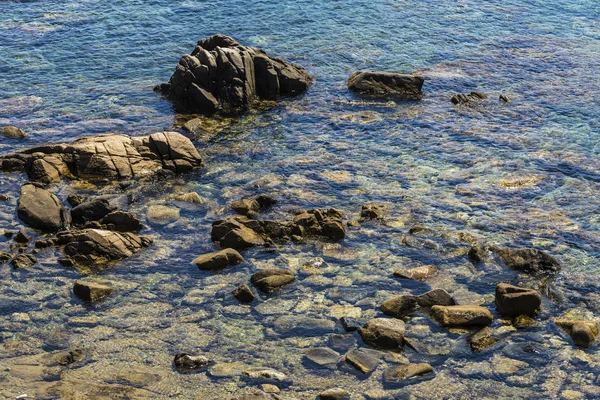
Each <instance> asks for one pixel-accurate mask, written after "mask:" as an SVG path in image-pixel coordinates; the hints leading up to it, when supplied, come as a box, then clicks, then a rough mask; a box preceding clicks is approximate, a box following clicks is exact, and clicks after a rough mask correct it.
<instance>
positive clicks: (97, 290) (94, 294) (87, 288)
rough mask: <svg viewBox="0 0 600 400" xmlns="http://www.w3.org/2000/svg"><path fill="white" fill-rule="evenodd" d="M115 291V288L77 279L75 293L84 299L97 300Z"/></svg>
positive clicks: (74, 286) (74, 287)
mask: <svg viewBox="0 0 600 400" xmlns="http://www.w3.org/2000/svg"><path fill="white" fill-rule="evenodd" d="M112 292H113V288H112V287H110V286H108V285H102V284H100V283H95V282H85V281H75V284H74V285H73V293H75V296H77V297H79V298H80V299H81V300H83V301H88V302H92V303H93V302H96V301H99V300H102V299H103V298H105V297H106V296H108V295H110V294H111V293H112Z"/></svg>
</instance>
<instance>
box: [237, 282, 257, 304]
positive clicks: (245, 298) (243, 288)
mask: <svg viewBox="0 0 600 400" xmlns="http://www.w3.org/2000/svg"><path fill="white" fill-rule="evenodd" d="M232 293H233V297H235V298H236V299H237V300H238V301H239V302H240V303H252V302H253V301H254V299H256V295H255V294H254V292H253V291H252V289H250V287H249V286H248V285H246V284H245V283H244V284H243V285H240V286H238V287H237V288H236V289H235V290H234V291H233V292H232Z"/></svg>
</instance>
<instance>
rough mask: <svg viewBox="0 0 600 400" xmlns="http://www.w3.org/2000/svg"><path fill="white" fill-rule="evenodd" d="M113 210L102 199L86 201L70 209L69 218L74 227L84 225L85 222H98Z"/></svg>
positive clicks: (106, 201)
mask: <svg viewBox="0 0 600 400" xmlns="http://www.w3.org/2000/svg"><path fill="white" fill-rule="evenodd" d="M115 209H116V208H115V207H113V206H111V205H110V204H109V203H108V200H106V199H104V198H98V199H93V200H88V201H84V202H83V203H81V204H79V205H78V206H76V207H73V209H71V218H72V219H73V223H74V224H75V225H84V224H85V223H86V222H90V221H100V220H101V219H102V218H103V217H105V216H106V215H108V214H109V213H111V212H112V211H114V210H115Z"/></svg>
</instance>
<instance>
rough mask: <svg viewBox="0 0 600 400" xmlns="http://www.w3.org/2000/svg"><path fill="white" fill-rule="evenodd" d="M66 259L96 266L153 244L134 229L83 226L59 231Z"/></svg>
mask: <svg viewBox="0 0 600 400" xmlns="http://www.w3.org/2000/svg"><path fill="white" fill-rule="evenodd" d="M57 240H58V245H59V246H64V248H63V251H64V253H65V255H66V256H67V260H68V262H67V260H62V261H61V262H63V264H65V263H68V264H75V265H81V266H95V265H102V264H106V263H108V262H111V261H117V260H121V259H123V258H126V257H131V256H132V255H134V254H135V253H138V252H140V251H142V249H143V248H144V247H147V246H148V245H150V243H151V240H150V239H148V238H145V237H140V236H137V235H136V234H134V233H131V232H123V233H121V232H114V231H107V230H102V229H82V230H73V231H66V232H59V233H58V234H57Z"/></svg>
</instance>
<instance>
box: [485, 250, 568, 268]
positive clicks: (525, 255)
mask: <svg viewBox="0 0 600 400" xmlns="http://www.w3.org/2000/svg"><path fill="white" fill-rule="evenodd" d="M490 250H491V251H493V252H494V253H496V254H497V255H498V256H499V257H500V258H501V259H502V262H504V264H506V265H507V266H508V267H509V268H512V269H515V270H517V271H522V272H528V273H532V274H536V273H540V272H542V273H544V272H550V273H553V272H558V271H560V269H561V266H560V264H559V263H558V261H557V260H556V259H555V258H554V257H552V256H551V255H550V254H548V253H545V252H543V251H541V250H538V249H532V248H511V247H503V248H501V247H493V246H492V247H490Z"/></svg>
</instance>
